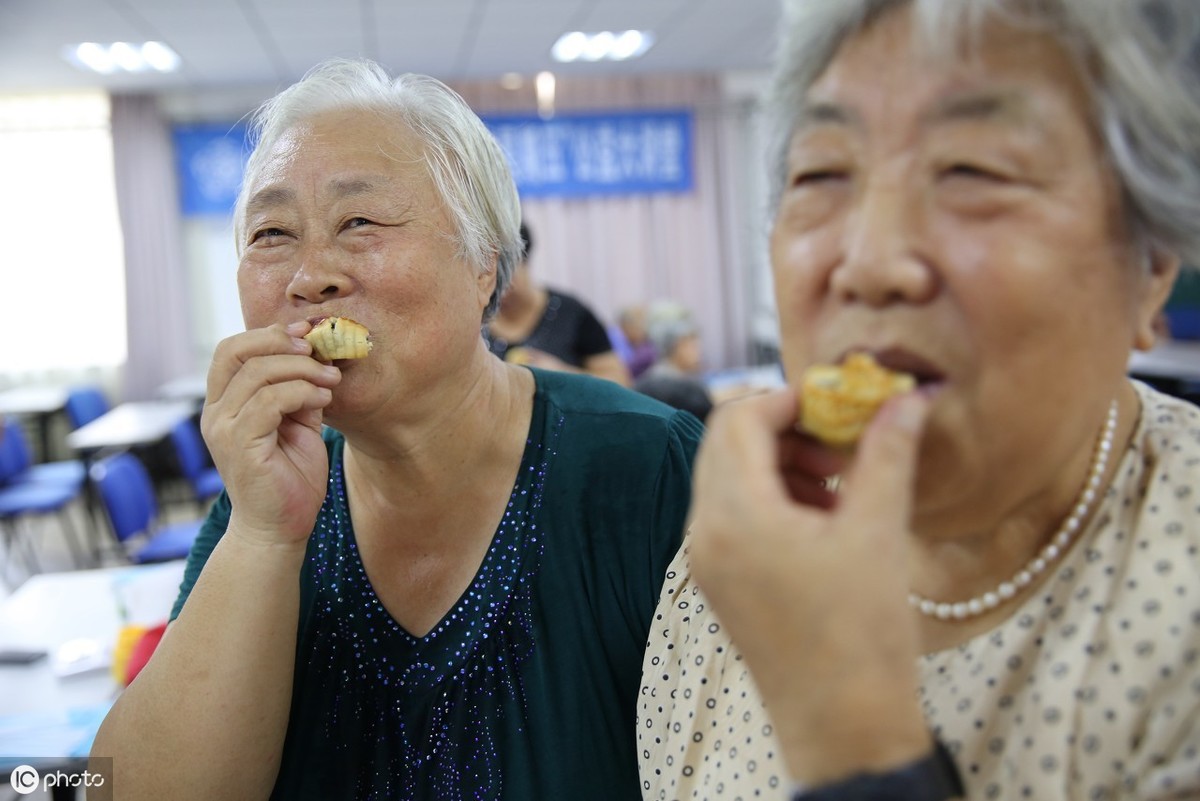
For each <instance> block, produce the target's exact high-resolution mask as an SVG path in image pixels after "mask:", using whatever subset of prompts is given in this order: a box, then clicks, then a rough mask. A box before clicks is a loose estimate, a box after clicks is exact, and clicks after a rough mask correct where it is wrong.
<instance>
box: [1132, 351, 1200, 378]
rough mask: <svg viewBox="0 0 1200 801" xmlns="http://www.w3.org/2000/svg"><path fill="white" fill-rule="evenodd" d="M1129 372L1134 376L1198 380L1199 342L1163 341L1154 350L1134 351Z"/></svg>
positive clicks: (1199, 365) (1199, 362)
mask: <svg viewBox="0 0 1200 801" xmlns="http://www.w3.org/2000/svg"><path fill="white" fill-rule="evenodd" d="M1129 373H1130V374H1131V375H1135V376H1148V377H1151V378H1167V379H1172V380H1175V381H1185V382H1186V381H1200V342H1178V341H1172V342H1163V343H1162V344H1160V345H1158V346H1157V347H1156V348H1154V350H1150V351H1134V352H1133V354H1132V355H1131V356H1130V358H1129Z"/></svg>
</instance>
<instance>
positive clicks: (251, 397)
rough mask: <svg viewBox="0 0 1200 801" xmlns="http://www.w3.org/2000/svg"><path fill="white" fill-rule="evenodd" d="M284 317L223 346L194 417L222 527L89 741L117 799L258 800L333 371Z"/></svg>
mask: <svg viewBox="0 0 1200 801" xmlns="http://www.w3.org/2000/svg"><path fill="white" fill-rule="evenodd" d="M307 327H308V324H307V323H301V324H297V326H296V327H295V328H289V329H288V330H287V331H286V332H285V330H284V329H283V327H282V326H272V327H271V328H268V329H261V330H257V331H250V332H247V333H245V334H239V335H237V336H234V337H231V338H230V339H228V340H226V341H225V342H222V343H221V345H220V346H218V348H217V351H216V354H215V355H214V357H213V365H212V368H211V369H210V371H209V379H208V401H207V402H206V405H205V409H204V413H203V418H202V423H203V428H204V434H205V438H206V440H207V442H208V444H209V448H210V450H211V451H212V454H213V459H214V461H215V462H216V464H217V466H218V467H219V468H220V470H221V474H222V475H223V476H225V478H226V485H227V487H228V491H229V496H230V498H231V501H232V509H233V511H232V515H231V518H230V521H229V527H228V529H227V531H226V532H225V535H224V537H223V538H222V540H221V542H220V543H219V544H218V545H217V547H216V549H215V550H214V551H213V553H212V556H211V558H210V559H209V561H208V563H207V565H205V568H204V571H203V572H202V573H201V575H200V577H199V579H198V580H197V582H196V585H195V587H194V589H193V590H192V593H191V595H190V597H189V598H188V602H187V604H186V605H185V606H184V608H183V610H182V612H181V613H180V615H179V617H178V618H177V619H176V621H175V622H174V623H172V624H171V627H170V629H169V630H168V632H167V635H166V636H165V637H164V638H163V640H162V642H161V643H160V645H159V647H158V649H157V650H156V651H155V654H154V657H153V658H152V659H151V660H150V662H149V664H148V665H147V666H146V668H145V669H144V670H143V671H142V672H141V674H139V676H138V678H137V679H136V680H135V681H134V682H133V683H132V684H131V685H130V686H129V688H128V689H126V691H125V692H124V693H123V694H122V695H121V697H120V698H119V699H118V701H117V703H116V704H115V705H114V707H113V709H112V711H111V712H110V713H109V715H108V717H107V718H106V719H105V721H104V723H103V725H102V726H101V728H100V732H99V734H98V735H97V737H96V741H95V743H94V745H93V748H92V754H93V755H94V756H111V757H113V770H114V772H115V779H114V781H115V783H116V784H117V786H119V787H120V788H121V798H123V799H134V800H135V801H136V799H151V798H153V799H157V798H171V799H177V800H178V801H186V800H187V799H210V798H221V799H265V798H267V796H268V795H270V792H271V788H272V786H273V785H274V782H275V777H276V773H277V771H278V767H279V759H280V755H281V752H282V749H283V741H284V734H285V732H286V728H287V720H288V709H289V704H290V701H291V686H292V671H293V664H294V660H295V647H296V626H297V617H298V610H299V582H298V576H299V573H300V567H301V564H302V562H303V559H304V552H305V548H306V544H307V540H308V536H309V534H310V533H311V531H312V526H313V523H314V521H315V519H316V516H317V513H318V511H319V510H320V506H321V503H322V501H323V500H324V495H325V484H326V481H327V479H328V469H329V467H328V456H327V455H326V449H325V443H324V442H323V441H322V439H321V409H323V408H324V407H325V406H326V405H327V404H328V403H329V401H330V399H331V388H332V387H333V386H335V385H336V384H337V382H338V380H339V373H338V372H337V371H336V368H327V367H325V366H324V365H321V364H320V363H318V362H317V361H315V360H313V359H312V358H309V356H308V353H310V348H309V345H308V343H307V342H304V341H303V340H300V339H296V338H295V337H296V336H297V334H299V333H303V330H304V329H307Z"/></svg>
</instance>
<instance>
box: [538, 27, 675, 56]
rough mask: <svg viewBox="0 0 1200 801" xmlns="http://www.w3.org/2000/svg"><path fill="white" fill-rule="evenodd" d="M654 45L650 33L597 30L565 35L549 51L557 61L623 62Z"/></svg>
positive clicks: (572, 32) (573, 32)
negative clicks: (596, 31)
mask: <svg viewBox="0 0 1200 801" xmlns="http://www.w3.org/2000/svg"><path fill="white" fill-rule="evenodd" d="M653 44H654V34H652V33H650V32H649V31H623V32H621V33H613V32H612V31H600V32H599V33H583V32H582V31H571V32H570V33H564V34H563V35H562V36H560V37H559V38H558V41H557V42H555V43H554V47H552V48H551V49H550V54H551V55H552V56H554V58H555V59H556V60H557V61H580V60H583V61H601V60H609V61H624V60H625V59H629V58H637V57H638V56H640V55H642V54H643V53H645V52H646V51H647V50H649V49H650V46H651V45H653Z"/></svg>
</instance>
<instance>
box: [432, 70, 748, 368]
mask: <svg viewBox="0 0 1200 801" xmlns="http://www.w3.org/2000/svg"><path fill="white" fill-rule="evenodd" d="M454 88H455V89H456V90H458V91H459V92H460V93H461V94H462V95H463V97H464V98H465V99H466V100H467V102H468V103H470V104H471V106H472V108H474V109H475V110H476V112H478V113H480V114H483V115H487V114H489V113H500V112H509V113H513V112H536V109H537V104H536V100H535V96H534V90H533V87H532V82H531V81H530V82H527V83H526V85H525V86H524V87H522V88H521V89H519V90H505V89H503V88H501V87H499V86H498V85H497V84H496V83H495V82H488V83H486V84H485V83H480V84H471V83H463V84H455V85H454ZM632 108H647V109H688V110H690V111H691V112H692V114H693V120H694V126H695V127H694V129H693V137H694V139H693V158H694V164H693V178H694V181H693V184H694V185H693V189H692V190H691V191H690V192H688V193H686V194H666V193H664V194H653V195H635V196H624V197H611V198H586V199H565V198H564V199H558V198H547V199H543V198H537V199H528V200H525V201H524V204H523V211H524V215H525V219H526V221H527V222H528V223H529V226H530V228H531V230H532V233H533V236H534V239H535V244H534V252H533V256H532V258H531V259H530V268H531V270H532V271H533V275H534V276H535V278H536V279H537V280H539V281H540V282H542V283H544V284H547V285H549V286H553V287H556V288H559V289H563V290H566V291H568V292H571V293H573V294H575V295H577V296H578V297H579V298H581V299H582V300H584V301H585V302H587V303H588V304H589V305H590V306H591V307H592V309H593V310H594V311H595V312H596V313H597V314H598V315H600V316H601V318H602V319H603V321H604V322H605V323H606V324H607V323H612V322H614V321H615V319H616V315H617V313H618V312H619V311H620V310H621V309H622V308H624V307H625V306H628V305H632V304H637V303H646V302H652V301H655V300H674V301H678V302H680V303H682V304H684V305H685V306H686V307H688V308H689V309H691V311H692V312H693V313H694V314H695V315H696V317H697V319H698V320H699V321H700V322H701V325H702V332H701V333H702V337H703V341H704V351H705V361H706V366H707V367H709V368H710V369H720V368H725V367H731V366H740V365H745V364H748V363H749V357H750V353H749V347H750V346H749V341H748V333H747V319H748V303H749V297H748V296H749V294H750V293H749V292H748V289H747V287H748V285H749V280H750V279H749V267H748V266H746V265H744V264H743V263H742V262H743V261H744V259H742V258H741V257H740V255H739V254H743V253H745V252H746V240H745V235H746V231H747V229H748V227H753V226H748V224H747V217H748V215H747V214H746V213H745V210H744V208H742V205H741V204H739V203H738V202H737V200H736V199H737V198H738V197H740V196H741V193H740V190H739V189H738V188H737V187H738V186H739V185H740V183H741V178H742V176H740V175H739V168H738V167H737V166H736V165H737V164H738V163H739V162H738V161H737V154H738V153H739V152H740V151H741V141H740V137H742V136H743V134H742V131H743V125H742V123H743V120H741V119H739V110H738V108H737V107H736V106H734V105H733V104H732V103H728V102H725V101H724V100H723V98H722V93H721V86H720V82H719V80H718V78H717V77H715V76H665V77H664V76H630V77H615V78H586V79H585V78H573V77H570V76H559V77H558V80H557V93H556V104H555V110H556V112H560V113H561V112H570V111H577V110H590V111H618V110H626V109H632Z"/></svg>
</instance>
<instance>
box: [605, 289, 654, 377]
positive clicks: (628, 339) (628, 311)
mask: <svg viewBox="0 0 1200 801" xmlns="http://www.w3.org/2000/svg"><path fill="white" fill-rule="evenodd" d="M646 317H647V310H646V307H645V306H644V305H642V304H636V305H633V306H626V307H625V308H624V309H621V311H620V313H618V314H617V323H616V325H612V326H609V328H608V338H609V339H610V340H611V341H612V344H613V350H615V351H616V352H617V355H618V356H620V357H621V361H623V362H625V366H626V367H627V368H629V374H630V376H632V377H633V378H634V379H636V378H637V377H638V376H640V375H641V374H642V373H644V372H646V370H648V369H649V368H650V365H652V364H654V360H655V359H656V358H658V351H656V350H655V349H654V343H653V342H651V341H650V333H649V331H648V330H647V328H646Z"/></svg>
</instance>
